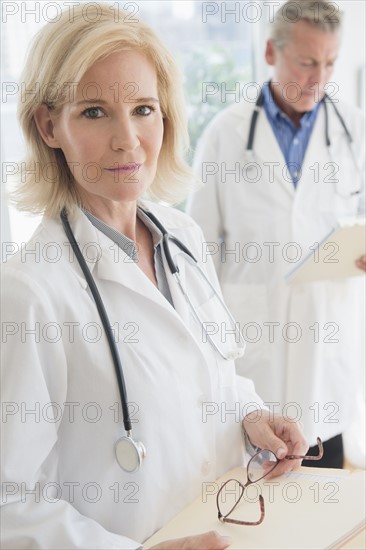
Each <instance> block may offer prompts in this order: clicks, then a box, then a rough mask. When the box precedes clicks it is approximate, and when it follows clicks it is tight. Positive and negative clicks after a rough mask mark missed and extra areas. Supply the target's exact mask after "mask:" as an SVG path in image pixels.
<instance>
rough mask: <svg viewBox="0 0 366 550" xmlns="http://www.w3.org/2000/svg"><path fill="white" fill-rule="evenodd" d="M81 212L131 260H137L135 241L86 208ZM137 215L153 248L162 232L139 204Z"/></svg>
mask: <svg viewBox="0 0 366 550" xmlns="http://www.w3.org/2000/svg"><path fill="white" fill-rule="evenodd" d="M83 212H84V214H85V216H86V217H87V218H88V219H89V221H90V222H91V223H92V224H93V225H94V227H96V228H97V229H99V231H101V232H102V233H104V234H105V235H106V236H107V237H109V238H110V239H111V240H112V241H113V242H114V243H116V244H117V245H118V246H119V247H120V248H121V249H122V250H123V251H124V252H125V253H126V254H127V255H128V256H129V257H130V258H131V259H132V260H133V261H137V247H136V243H135V241H133V240H132V239H129V238H128V237H126V235H124V234H123V233H121V232H120V231H117V230H116V229H114V228H113V227H111V226H110V225H108V224H106V223H105V222H103V221H102V220H100V219H99V218H97V217H96V216H94V214H92V213H91V212H89V211H88V210H85V209H83ZM137 216H138V217H139V219H140V220H141V221H142V223H143V224H144V225H145V226H146V227H147V228H148V230H149V231H150V233H151V236H152V240H153V245H154V248H156V247H157V246H158V245H159V244H160V243H161V240H162V238H163V234H162V232H161V231H160V229H158V228H157V227H156V225H155V224H154V222H153V221H152V220H151V219H150V218H149V217H148V216H147V215H146V214H145V212H144V211H143V210H142V208H141V207H140V206H138V207H137Z"/></svg>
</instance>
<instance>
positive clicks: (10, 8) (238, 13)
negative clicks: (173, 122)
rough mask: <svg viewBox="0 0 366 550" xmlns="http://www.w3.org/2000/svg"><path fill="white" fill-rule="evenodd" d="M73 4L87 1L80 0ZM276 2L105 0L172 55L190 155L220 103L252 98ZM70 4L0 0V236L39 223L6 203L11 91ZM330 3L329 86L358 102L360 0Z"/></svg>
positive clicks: (13, 148)
mask: <svg viewBox="0 0 366 550" xmlns="http://www.w3.org/2000/svg"><path fill="white" fill-rule="evenodd" d="M77 3H85V4H89V5H92V4H93V2H88V1H86V0H79V2H75V4H77ZM281 3H282V2H280V1H279V0H277V1H266V0H256V1H244V2H200V1H190V0H177V1H175V0H172V1H169V0H167V1H154V2H151V1H142V2H138V1H137V2H125V1H119V2H115V1H114V2H110V4H112V5H113V6H114V9H115V10H117V9H118V7H119V9H124V10H127V11H128V12H129V14H130V16H129V17H130V19H141V20H143V21H145V22H146V23H148V24H150V25H151V26H152V27H153V28H154V29H155V30H156V32H157V33H158V35H159V36H160V37H161V38H162V39H163V40H164V42H165V44H166V45H167V46H168V47H169V49H170V50H171V51H172V52H173V54H174V55H175V57H176V59H177V61H178V63H179V65H180V67H181V69H182V71H183V73H184V79H185V94H186V101H187V108H188V114H189V119H190V136H191V147H192V151H191V155H190V158H189V160H191V158H192V156H193V152H194V148H195V146H196V143H197V140H198V138H199V136H200V134H201V132H202V130H203V129H204V127H205V126H206V125H207V123H208V122H209V121H210V120H211V118H212V117H213V116H214V115H215V114H216V113H217V112H218V111H219V110H221V109H223V108H225V107H226V106H227V105H228V104H229V103H231V102H234V101H238V94H240V98H241V99H242V98H243V96H242V94H243V93H244V94H245V96H246V97H250V98H253V100H254V101H255V99H256V94H257V90H258V86H259V85H262V84H263V82H264V81H265V80H266V79H267V78H268V76H269V74H270V73H269V69H268V67H267V65H266V63H265V61H264V48H265V41H266V37H267V28H268V22H269V21H270V18H271V17H273V13H274V11H275V9H277V8H278V6H280V5H281ZM72 4H73V2H65V1H63V0H53V1H52V2H51V1H44V2H39V1H38V2H36V1H26V2H25V1H19V2H17V1H15V2H2V7H1V9H2V19H1V27H2V33H1V36H2V38H1V47H2V75H1V76H2V91H3V96H2V103H1V109H2V116H1V134H2V140H1V143H2V145H1V157H2V168H3V170H2V172H3V174H2V175H3V177H2V182H3V185H2V201H1V210H2V212H1V213H2V216H1V239H2V242H9V241H12V242H15V243H18V244H20V243H21V242H25V241H27V240H28V238H29V237H30V236H31V234H32V232H33V230H34V229H35V227H36V225H37V224H38V222H39V218H37V217H34V216H29V215H26V214H24V213H18V212H17V211H16V210H15V209H14V208H13V207H11V206H9V205H8V201H7V200H6V191H7V187H8V186H9V183H10V184H11V185H12V184H13V183H14V182H12V181H9V177H4V166H5V163H11V162H14V163H16V162H20V161H21V160H22V159H23V157H24V146H23V140H22V136H21V133H20V131H19V127H18V123H17V119H16V102H17V93H15V91H16V89H17V85H18V84H19V76H20V72H21V69H22V67H23V64H24V59H25V53H26V51H27V48H28V46H29V43H30V41H31V39H32V37H33V36H34V35H35V33H36V32H37V31H38V30H39V29H40V28H41V27H42V26H43V25H45V24H46V23H47V22H49V21H52V19H57V17H58V16H59V14H60V11H61V9H65V8H67V9H70V8H68V6H69V5H72ZM337 5H338V6H339V7H340V9H342V10H343V11H344V13H345V21H344V34H343V44H342V48H341V51H340V56H339V59H338V61H337V63H336V67H335V71H334V75H333V78H332V81H333V82H334V84H332V87H331V88H330V89H329V92H330V93H332V96H333V97H335V98H337V99H339V100H346V101H348V102H350V103H352V104H354V105H358V106H359V107H361V108H363V109H365V99H364V98H365V5H366V3H365V1H364V0H346V1H339V2H337ZM90 13H91V12H90ZM115 13H117V11H115ZM210 83H211V84H210ZM235 90H236V94H235V93H234V91H235ZM205 91H208V92H210V93H207V94H206V93H204V92H205ZM230 91H231V92H233V93H230ZM5 180H7V181H5Z"/></svg>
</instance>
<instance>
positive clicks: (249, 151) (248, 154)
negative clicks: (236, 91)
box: [245, 89, 363, 198]
mask: <svg viewBox="0 0 366 550" xmlns="http://www.w3.org/2000/svg"><path fill="white" fill-rule="evenodd" d="M263 102H264V90H263V89H262V90H261V92H260V94H259V96H258V99H257V101H256V103H255V107H254V111H253V114H252V118H251V121H250V127H249V133H248V141H247V147H246V150H245V154H246V158H248V160H249V161H250V162H254V153H253V144H254V137H255V131H256V128H257V122H258V115H259V113H260V110H261V108H262V106H263ZM327 103H330V104H331V105H332V106H333V109H334V112H335V114H336V115H337V118H338V120H339V122H340V124H341V126H342V128H343V130H344V133H345V135H346V138H347V144H348V147H349V150H350V153H351V157H352V160H353V163H354V165H355V167H356V170H357V172H358V174H359V175H360V177H361V182H362V181H363V171H362V169H361V167H360V165H359V162H358V159H357V155H356V151H355V146H354V142H353V138H352V135H351V133H350V131H349V130H348V128H347V125H346V123H345V121H344V118H343V117H342V115H341V113H340V112H339V110H338V109H337V107H336V105H335V103H334V102H333V101H332V100H331V98H330V97H329V96H328V95H327V94H325V96H324V101H323V104H324V112H325V144H326V147H327V151H328V155H329V157H330V159H331V161H332V163H335V159H334V156H333V152H332V147H331V141H330V137H329V113H328V107H327ZM335 187H336V191H337V193H338V195H340V196H341V197H343V198H349V197H352V196H354V195H358V194H359V193H361V190H362V187H361V186H360V187H358V188H357V189H354V190H352V191H350V192H348V193H347V194H345V193H342V192H341V191H340V190H339V188H338V185H336V186H335Z"/></svg>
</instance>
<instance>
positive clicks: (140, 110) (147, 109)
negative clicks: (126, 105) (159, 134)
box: [135, 105, 154, 116]
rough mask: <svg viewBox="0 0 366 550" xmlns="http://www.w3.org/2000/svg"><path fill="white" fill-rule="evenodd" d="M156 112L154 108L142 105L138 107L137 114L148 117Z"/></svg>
mask: <svg viewBox="0 0 366 550" xmlns="http://www.w3.org/2000/svg"><path fill="white" fill-rule="evenodd" d="M153 111H154V108H153V107H149V105H141V106H140V107H136V109H135V113H136V114H137V115H140V116H148V115H150V114H151V113H152V112H153Z"/></svg>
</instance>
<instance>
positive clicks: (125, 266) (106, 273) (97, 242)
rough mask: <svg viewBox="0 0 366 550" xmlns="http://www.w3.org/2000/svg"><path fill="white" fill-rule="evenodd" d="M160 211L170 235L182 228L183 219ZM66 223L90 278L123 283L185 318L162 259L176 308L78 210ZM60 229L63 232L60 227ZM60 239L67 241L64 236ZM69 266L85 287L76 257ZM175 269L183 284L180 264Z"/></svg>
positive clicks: (174, 284) (143, 206)
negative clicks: (176, 218) (177, 218)
mask: <svg viewBox="0 0 366 550" xmlns="http://www.w3.org/2000/svg"><path fill="white" fill-rule="evenodd" d="M141 206H142V208H144V209H145V210H147V209H151V210H152V211H154V210H155V209H154V208H153V207H152V208H150V206H148V205H147V204H146V203H141ZM154 213H155V212H154ZM164 214H165V215H164V220H162V223H163V225H164V226H165V227H166V229H167V230H168V231H172V233H173V234H174V229H175V228H178V227H184V222H183V221H174V218H175V217H176V216H174V215H173V213H171V212H170V210H169V209H166V212H164ZM156 215H157V217H158V218H159V213H156ZM69 222H70V225H71V228H72V230H73V232H74V235H75V239H76V241H77V243H78V245H79V247H80V249H81V251H82V253H83V256H84V258H85V260H86V263H87V265H88V267H89V269H90V271H91V273H92V275H93V277H95V278H96V279H97V283H98V279H103V280H108V281H113V282H115V283H117V284H120V285H123V286H125V287H126V288H129V289H130V290H131V291H133V292H136V293H137V294H139V295H142V296H144V297H145V298H146V299H149V300H152V301H153V302H155V303H156V304H158V305H160V306H161V307H163V308H164V309H169V310H171V312H172V313H173V314H174V315H177V312H178V313H179V315H180V317H181V318H183V319H184V320H188V317H189V314H188V311H187V304H186V302H185V300H184V297H183V296H180V294H181V292H180V290H179V288H177V287H178V285H177V282H176V281H175V280H174V277H173V276H172V274H171V273H170V270H169V268H168V267H167V264H166V260H165V258H164V259H163V261H164V266H165V267H166V274H167V280H168V284H169V288H170V291H171V294H172V297H173V301H174V304H175V307H176V310H175V309H174V308H173V307H172V306H171V304H170V303H169V302H168V300H166V298H165V297H164V296H163V295H162V294H161V292H160V291H159V290H158V289H157V288H156V287H155V285H154V284H153V283H152V282H151V281H150V280H149V279H148V278H147V277H146V275H145V274H144V273H143V271H142V270H141V269H140V268H139V267H138V265H136V263H135V262H133V260H131V258H130V257H129V256H128V255H127V254H126V253H125V252H124V251H123V250H122V249H121V248H120V247H119V246H118V245H116V244H115V243H114V242H113V241H112V240H111V239H109V238H108V237H107V236H106V235H105V234H104V233H102V232H101V231H99V230H98V229H96V228H95V227H94V226H93V224H92V223H91V222H90V220H89V219H88V218H87V217H86V215H85V214H84V213H83V212H82V210H80V209H75V211H74V212H73V213H72V214H71V215H70V216H69ZM60 224H61V221H60ZM61 230H62V231H63V228H62V226H61ZM63 242H66V243H67V238H66V236H65V238H64V241H63ZM171 248H172V253H173V257H174V252H175V248H176V247H175V245H172V246H171ZM73 265H74V266H75V270H76V271H77V275H78V277H79V279H80V282H81V284H82V286H83V287H85V288H86V287H87V284H86V281H85V278H84V276H83V275H82V273H81V269H80V267H79V265H78V263H77V260H76V259H74V262H73ZM179 268H180V276H181V280H182V283H183V284H184V281H185V269H184V265H179Z"/></svg>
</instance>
